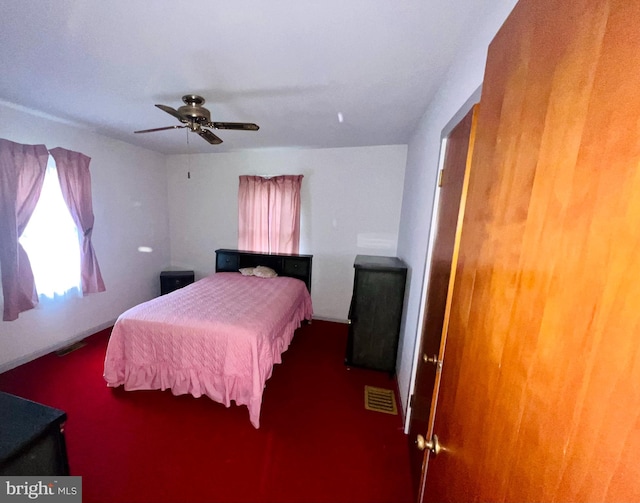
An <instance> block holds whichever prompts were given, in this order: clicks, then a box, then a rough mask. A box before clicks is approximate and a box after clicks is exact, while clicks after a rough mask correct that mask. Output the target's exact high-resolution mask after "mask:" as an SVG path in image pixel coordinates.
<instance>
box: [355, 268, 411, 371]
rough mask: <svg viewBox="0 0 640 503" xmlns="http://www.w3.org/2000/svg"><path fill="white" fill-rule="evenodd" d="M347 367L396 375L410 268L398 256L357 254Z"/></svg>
mask: <svg viewBox="0 0 640 503" xmlns="http://www.w3.org/2000/svg"><path fill="white" fill-rule="evenodd" d="M353 267H354V269H355V276H354V281H353V296H352V298H351V307H350V309H349V336H348V339H347V352H346V357H345V364H346V365H348V366H351V367H364V368H369V369H374V370H383V371H385V372H389V373H390V374H392V375H393V374H394V373H395V370H396V356H397V354H398V338H399V336H400V322H401V320H402V307H403V304H404V289H405V283H406V280H407V266H406V265H405V263H404V262H403V261H402V260H400V259H398V258H396V257H377V256H373V255H358V256H357V257H356V260H355V262H354V264H353Z"/></svg>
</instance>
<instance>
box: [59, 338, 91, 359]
mask: <svg viewBox="0 0 640 503" xmlns="http://www.w3.org/2000/svg"><path fill="white" fill-rule="evenodd" d="M86 345H87V343H86V342H85V341H78V342H74V343H73V344H71V345H70V346H67V347H64V348H62V349H59V350H58V351H56V355H58V356H65V355H68V354H69V353H71V352H72V351H75V350H76V349H80V348H83V347H85V346H86Z"/></svg>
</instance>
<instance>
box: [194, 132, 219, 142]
mask: <svg viewBox="0 0 640 503" xmlns="http://www.w3.org/2000/svg"><path fill="white" fill-rule="evenodd" d="M196 133H198V134H199V135H200V136H201V137H202V138H204V139H205V140H207V141H208V142H209V143H211V145H219V144H220V143H222V140H221V139H220V138H218V137H217V136H216V135H214V134H213V133H212V132H211V131H209V130H208V129H200V130H198V131H196Z"/></svg>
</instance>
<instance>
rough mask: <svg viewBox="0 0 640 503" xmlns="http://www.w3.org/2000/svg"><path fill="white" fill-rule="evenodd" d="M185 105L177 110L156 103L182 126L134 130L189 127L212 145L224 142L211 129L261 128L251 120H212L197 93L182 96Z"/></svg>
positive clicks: (162, 128)
mask: <svg viewBox="0 0 640 503" xmlns="http://www.w3.org/2000/svg"><path fill="white" fill-rule="evenodd" d="M182 101H183V102H184V105H182V106H181V107H180V108H178V109H177V110H176V109H174V108H171V107H169V106H167V105H156V107H158V108H159V109H160V110H163V111H165V112H167V113H168V114H171V115H173V116H174V117H175V118H176V119H178V120H179V121H180V122H181V123H182V125H181V126H177V125H176V126H167V127H159V128H154V129H143V130H142V131H134V133H153V132H155V131H165V130H167V129H181V128H189V129H190V130H191V131H193V132H194V133H198V134H199V135H200V136H201V137H202V138H204V139H205V140H207V141H208V142H209V143H211V144H212V145H218V144H220V143H222V140H221V139H220V138H218V137H217V136H216V135H215V134H213V132H212V131H211V130H210V129H207V128H213V129H234V130H236V131H257V130H258V129H260V128H259V127H258V126H257V125H256V124H253V123H250V122H211V113H210V112H209V110H207V109H206V108H205V107H203V106H202V105H203V104H204V98H203V97H202V96H196V95H195V94H187V95H185V96H183V97H182Z"/></svg>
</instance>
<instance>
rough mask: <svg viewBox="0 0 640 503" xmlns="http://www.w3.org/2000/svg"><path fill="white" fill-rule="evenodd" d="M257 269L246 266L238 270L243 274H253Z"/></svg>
mask: <svg viewBox="0 0 640 503" xmlns="http://www.w3.org/2000/svg"><path fill="white" fill-rule="evenodd" d="M255 269H256V268H255V267H244V268H242V269H238V272H239V273H240V274H242V275H243V276H253V275H254V271H255Z"/></svg>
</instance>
